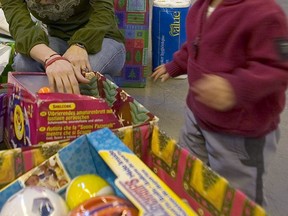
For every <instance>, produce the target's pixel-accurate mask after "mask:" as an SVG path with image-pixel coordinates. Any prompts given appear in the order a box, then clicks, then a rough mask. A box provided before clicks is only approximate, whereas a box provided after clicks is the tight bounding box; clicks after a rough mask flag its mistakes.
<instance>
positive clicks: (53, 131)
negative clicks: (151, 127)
mask: <svg viewBox="0 0 288 216" xmlns="http://www.w3.org/2000/svg"><path fill="white" fill-rule="evenodd" d="M93 74H94V75H95V77H93V78H92V79H91V82H90V83H89V85H87V86H86V85H85V88H84V87H83V86H82V88H81V89H82V91H83V92H84V93H85V94H90V95H91V96H87V95H76V94H64V93H38V90H39V89H40V88H41V87H43V86H47V85H48V80H47V77H46V75H45V74H44V73H19V72H14V73H12V72H10V73H9V74H8V83H9V84H10V85H9V86H10V87H9V88H8V97H9V107H8V110H7V116H8V118H7V125H6V129H5V138H7V139H6V143H7V144H8V145H10V146H11V147H13V148H17V147H23V146H31V145H35V144H40V143H45V142H49V141H55V140H63V139H70V140H73V139H75V138H77V137H79V136H80V135H83V134H87V133H90V132H92V131H95V130H98V129H100V128H104V127H108V128H111V129H116V128H120V127H126V126H132V125H134V126H135V125H136V126H137V125H141V124H150V123H156V122H157V121H158V118H157V117H155V116H154V115H153V114H151V113H150V112H149V111H148V110H147V109H145V108H144V107H143V106H142V105H141V104H139V103H138V102H137V101H136V100H134V99H133V98H132V97H131V96H130V95H128V94H127V93H126V92H125V91H123V90H122V89H120V88H119V87H118V86H116V85H115V84H114V83H112V82H110V81H109V80H106V78H105V77H104V76H102V75H101V74H100V73H97V72H95V73H93Z"/></svg>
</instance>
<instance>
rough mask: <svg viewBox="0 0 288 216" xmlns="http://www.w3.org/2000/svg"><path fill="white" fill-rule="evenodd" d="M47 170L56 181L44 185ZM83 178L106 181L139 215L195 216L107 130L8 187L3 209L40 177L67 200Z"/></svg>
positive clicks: (72, 145) (83, 139) (82, 139)
mask: <svg viewBox="0 0 288 216" xmlns="http://www.w3.org/2000/svg"><path fill="white" fill-rule="evenodd" d="M44 168H46V169H47V168H48V169H52V170H54V172H55V175H57V179H55V178H53V179H54V180H53V182H52V180H51V179H50V180H49V181H45V180H43V181H42V180H41V177H40V176H41V175H43V170H44ZM84 174H97V175H100V176H101V177H103V178H104V179H105V180H106V181H107V182H108V183H110V185H111V186H112V187H113V188H114V191H115V194H116V195H117V196H119V197H123V198H127V199H129V200H130V201H131V202H132V203H133V204H134V205H135V206H136V207H137V208H138V210H139V215H171V216H172V215H173V216H193V215H196V213H195V212H194V211H193V210H192V209H191V208H190V207H189V205H188V204H187V203H186V202H184V201H183V200H182V199H181V198H180V197H179V196H177V194H175V192H174V191H173V190H172V189H171V188H169V187H168V186H167V185H166V184H165V183H164V182H163V181H162V180H161V179H160V178H159V177H158V176H157V175H156V174H155V173H153V171H152V170H150V169H149V168H148V167H147V166H146V165H145V164H144V162H143V161H141V160H140V158H138V157H137V156H136V155H135V154H134V153H133V152H132V151H131V150H130V149H129V148H128V147H127V146H126V145H124V144H123V143H122V142H121V140H120V139H118V138H117V137H116V136H115V134H114V133H113V132H112V131H111V130H109V129H108V128H105V129H101V130H97V131H94V132H92V133H90V134H88V135H84V136H81V137H79V138H77V139H76V140H74V141H73V142H71V143H70V144H69V145H67V146H65V147H64V148H62V149H61V150H59V152H58V153H57V154H55V155H54V156H52V157H50V158H49V159H48V160H46V161H45V162H44V163H42V164H40V165H39V166H37V167H35V168H34V169H32V170H30V171H29V172H27V173H26V174H24V175H23V176H21V177H19V178H18V179H17V180H16V181H14V182H12V183H11V184H10V185H8V186H7V187H5V188H4V189H3V190H2V191H0V208H1V207H2V206H3V204H4V203H5V201H6V200H7V199H8V198H9V197H10V196H12V195H13V194H15V193H16V192H18V191H19V190H21V189H22V188H24V187H26V186H29V183H30V182H31V181H29V179H30V178H31V177H33V178H34V177H35V176H38V179H40V180H39V182H38V186H39V185H41V186H44V187H47V188H49V189H51V190H54V191H56V192H58V193H59V194H60V195H62V196H63V197H65V191H66V188H67V186H68V185H69V183H70V182H71V180H72V179H73V178H75V177H77V176H79V175H84ZM33 183H34V181H33Z"/></svg>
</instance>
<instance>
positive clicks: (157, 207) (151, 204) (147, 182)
mask: <svg viewBox="0 0 288 216" xmlns="http://www.w3.org/2000/svg"><path fill="white" fill-rule="evenodd" d="M99 154H100V156H101V157H102V158H103V160H104V161H105V162H106V163H107V164H108V166H109V167H110V168H111V170H112V171H113V172H114V173H115V174H116V176H118V178H117V179H116V182H115V183H116V186H117V187H118V188H119V189H120V190H121V191H122V192H123V193H124V194H125V196H127V198H128V199H129V200H130V201H131V202H132V203H133V204H134V205H135V206H136V207H137V208H138V209H139V212H140V213H139V215H159V216H160V215H173V216H185V215H187V216H188V215H189V216H192V215H196V214H195V212H194V211H193V210H192V209H191V208H190V207H189V206H188V205H187V204H186V203H184V202H183V201H182V200H181V199H180V198H179V197H178V196H177V195H176V194H175V193H174V192H173V191H172V190H171V189H170V188H169V187H168V186H167V185H166V184H164V183H163V181H162V180H161V179H160V178H159V177H157V175H156V174H155V173H153V172H152V171H151V170H150V169H149V168H148V167H147V166H146V165H145V164H144V163H143V162H142V161H141V160H140V159H139V158H138V157H137V156H136V155H134V154H129V153H125V152H121V151H112V150H111V151H103V150H101V151H99Z"/></svg>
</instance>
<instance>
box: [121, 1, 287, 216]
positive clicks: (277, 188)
mask: <svg viewBox="0 0 288 216" xmlns="http://www.w3.org/2000/svg"><path fill="white" fill-rule="evenodd" d="M277 1H278V2H279V4H280V5H281V6H282V7H283V8H284V10H285V11H286V12H287V14H288V1H287V0H277ZM151 2H152V1H151ZM187 88H188V85H187V80H178V79H171V80H168V81H167V82H165V83H161V82H156V83H154V82H152V81H151V80H149V79H148V80H147V85H146V87H145V88H125V90H126V91H127V92H128V93H129V94H131V95H132V96H133V97H134V98H135V99H137V100H138V101H139V102H140V103H142V104H143V105H144V106H145V107H146V108H147V109H148V110H150V111H151V112H152V113H154V114H155V115H157V116H158V117H159V118H160V121H159V125H160V127H161V129H162V130H163V131H165V132H166V133H167V135H168V136H170V137H173V138H175V139H176V140H177V139H178V132H179V129H180V127H181V125H182V123H183V110H184V105H185V96H186V92H187ZM287 101H288V94H287ZM280 127H281V130H282V135H281V140H280V143H279V149H278V155H277V157H276V158H275V160H274V161H273V163H272V164H271V166H270V168H269V174H268V178H267V181H266V187H267V192H268V193H267V201H268V203H269V208H268V209H267V210H268V212H269V214H270V215H272V216H287V215H288V184H287V179H288V169H287V167H288V147H287V140H288V102H287V106H286V109H285V110H284V112H283V114H282V122H281V124H280Z"/></svg>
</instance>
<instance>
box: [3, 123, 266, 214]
mask: <svg viewBox="0 0 288 216" xmlns="http://www.w3.org/2000/svg"><path fill="white" fill-rule="evenodd" d="M114 134H115V135H116V136H117V137H118V138H119V139H120V140H122V142H123V143H125V145H126V146H128V147H129V149H130V150H132V151H133V152H134V154H136V155H137V156H138V157H139V158H140V159H141V160H142V161H143V162H144V163H145V164H146V165H147V166H148V167H149V168H150V169H151V170H153V172H154V173H156V174H157V176H158V177H160V178H161V179H162V180H163V181H164V182H165V183H166V184H167V185H168V186H169V187H170V188H171V189H172V190H173V191H174V192H175V193H176V194H177V195H178V196H179V197H180V198H182V199H185V200H186V201H187V202H188V203H189V204H190V206H191V207H192V209H194V211H196V212H197V213H198V214H199V215H203V216H211V215H227V216H243V215H247V216H248V215H249V216H264V215H266V213H265V210H264V209H262V208H261V207H260V206H259V205H257V204H255V203H254V202H253V201H251V200H250V199H249V198H247V196H245V195H244V194H243V193H242V192H240V191H238V190H236V189H234V188H233V187H231V185H229V182H227V180H226V179H224V178H223V177H221V176H219V175H218V174H217V173H215V172H214V171H213V170H211V169H210V168H209V167H207V166H206V165H205V164H203V163H202V162H201V161H200V160H199V159H197V158H195V157H193V156H192V155H189V154H188V152H187V151H186V150H184V149H182V148H181V147H179V146H178V145H177V144H176V141H175V140H173V139H171V138H169V137H168V136H167V135H166V134H165V133H164V132H162V131H160V130H159V128H158V127H157V126H153V125H142V126H141V127H129V128H120V129H117V130H114ZM83 142H84V140H83ZM84 143H86V141H85V142H84ZM68 149H69V147H68ZM68 149H66V150H68ZM47 151H48V150H47ZM48 152H50V151H48ZM30 155H31V157H32V158H35V156H34V154H32V153H31V154H30ZM32 155H33V156H32ZM14 157H15V158H16V156H14ZM77 158H78V157H74V154H73V155H72V156H71V157H68V158H67V160H68V161H69V160H71V161H73V160H77V161H81V160H80V159H79V160H78V159H77ZM0 160H1V161H6V160H7V159H6V158H5V157H3V154H0ZM25 160H27V158H26V159H25ZM15 161H16V159H15ZM37 161H39V160H37ZM84 161H85V162H84V163H83V164H82V162H79V163H78V165H79V166H80V167H81V169H82V167H84V168H85V167H86V163H89V161H86V160H84ZM39 164H40V162H39V163H38V164H37V163H35V164H34V165H35V166H37V165H39ZM97 165H98V163H97ZM19 166H20V164H18V166H11V167H12V169H17V167H19ZM0 167H1V164H0ZM6 172H7V170H6ZM10 172H11V171H10ZM83 172H86V171H85V169H84V171H83ZM1 173H2V172H1ZM14 187H16V188H18V187H19V186H18V185H17V184H16V185H14ZM14 187H12V186H11V185H10V187H9V188H14ZM6 189H7V188H6ZM6 189H5V190H6ZM3 190H4V189H3ZM7 191H9V189H7ZM1 197H2V194H1V192H0V198H1ZM5 199H6V198H5ZM2 202H4V201H3V200H2Z"/></svg>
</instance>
